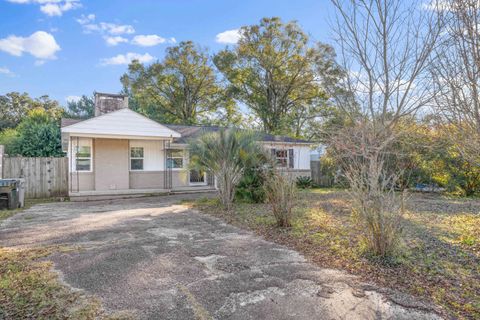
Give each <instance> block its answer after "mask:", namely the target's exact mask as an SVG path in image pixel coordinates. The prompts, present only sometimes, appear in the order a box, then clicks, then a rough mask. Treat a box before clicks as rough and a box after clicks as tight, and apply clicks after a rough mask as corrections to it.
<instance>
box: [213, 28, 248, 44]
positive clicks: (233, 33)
mask: <svg viewBox="0 0 480 320" xmlns="http://www.w3.org/2000/svg"><path fill="white" fill-rule="evenodd" d="M241 37H242V35H241V34H240V29H233V30H227V31H224V32H221V33H219V34H217V35H216V36H215V41H216V42H218V43H226V44H235V43H237V42H238V40H240V38H241Z"/></svg>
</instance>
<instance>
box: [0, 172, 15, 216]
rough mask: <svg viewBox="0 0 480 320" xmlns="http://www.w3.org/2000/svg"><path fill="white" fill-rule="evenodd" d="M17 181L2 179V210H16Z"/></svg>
mask: <svg viewBox="0 0 480 320" xmlns="http://www.w3.org/2000/svg"><path fill="white" fill-rule="evenodd" d="M18 185H19V180H17V179H0V209H16V208H18V207H19V202H18Z"/></svg>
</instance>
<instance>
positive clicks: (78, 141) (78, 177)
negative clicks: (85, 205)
mask: <svg viewBox="0 0 480 320" xmlns="http://www.w3.org/2000/svg"><path fill="white" fill-rule="evenodd" d="M79 145H80V138H79V137H77V146H76V149H77V150H76V151H75V171H76V172H77V192H80V175H79V173H78V170H77V162H78V146H79ZM91 152H92V151H91V150H90V153H91ZM90 156H92V155H91V154H90ZM91 165H92V163H90V166H91Z"/></svg>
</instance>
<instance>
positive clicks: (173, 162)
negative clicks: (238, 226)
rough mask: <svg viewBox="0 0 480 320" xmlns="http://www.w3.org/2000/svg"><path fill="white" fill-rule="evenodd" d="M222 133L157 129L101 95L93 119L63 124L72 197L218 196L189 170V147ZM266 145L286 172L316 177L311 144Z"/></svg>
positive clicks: (266, 138) (206, 179)
mask: <svg viewBox="0 0 480 320" xmlns="http://www.w3.org/2000/svg"><path fill="white" fill-rule="evenodd" d="M220 129H221V128H220V127H216V126H185V125H167V124H161V123H157V122H155V121H153V120H151V119H148V118H147V117H145V116H143V115H141V114H139V113H137V112H135V111H133V110H130V109H129V108H128V97H126V96H123V95H116V94H105V93H96V94H95V116H94V117H93V118H90V119H86V120H83V121H82V120H78V119H62V128H61V131H62V145H63V148H64V151H65V152H66V153H67V157H68V159H69V161H68V163H69V195H70V197H71V198H72V199H75V198H77V199H80V198H86V199H88V198H93V197H94V198H102V197H110V196H126V195H136V194H154V193H166V192H182V191H183V192H186V191H210V190H213V189H214V188H215V179H214V177H213V176H212V175H211V174H209V173H208V172H198V171H196V170H189V169H188V158H189V157H188V141H189V140H190V139H193V138H195V137H198V136H200V135H201V134H203V133H205V132H211V131H218V130H220ZM260 143H262V144H263V145H264V146H265V148H268V149H270V150H271V152H272V154H273V155H275V157H276V159H277V162H278V165H279V167H280V168H281V170H284V171H285V172H287V171H288V172H289V174H291V175H292V176H294V177H297V176H310V149H311V143H310V142H308V141H303V140H298V139H292V138H288V137H280V136H274V135H269V134H263V135H261V141H260Z"/></svg>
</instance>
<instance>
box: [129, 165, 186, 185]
mask: <svg viewBox="0 0 480 320" xmlns="http://www.w3.org/2000/svg"><path fill="white" fill-rule="evenodd" d="M164 177H165V171H130V189H163V188H164ZM188 186H190V184H189V177H188V171H187V170H172V188H173V189H175V188H179V187H188Z"/></svg>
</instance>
